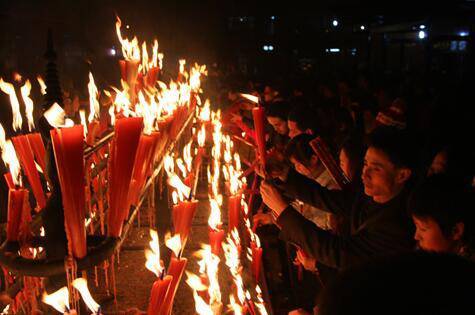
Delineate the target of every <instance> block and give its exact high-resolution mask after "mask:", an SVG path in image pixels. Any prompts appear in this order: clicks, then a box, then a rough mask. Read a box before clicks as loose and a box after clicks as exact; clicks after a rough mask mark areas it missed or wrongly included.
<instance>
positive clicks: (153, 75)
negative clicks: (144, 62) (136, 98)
mask: <svg viewBox="0 0 475 315" xmlns="http://www.w3.org/2000/svg"><path fill="white" fill-rule="evenodd" d="M158 71H160V68H158V67H152V68H150V69H148V72H147V75H146V77H145V80H144V81H145V85H147V86H151V87H153V86H154V85H155V82H157V77H158Z"/></svg>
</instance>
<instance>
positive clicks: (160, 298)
mask: <svg viewBox="0 0 475 315" xmlns="http://www.w3.org/2000/svg"><path fill="white" fill-rule="evenodd" d="M172 280H173V277H172V276H170V275H167V276H165V277H164V278H163V279H161V278H158V279H157V280H156V281H155V282H154V283H153V285H152V290H151V292H150V301H149V304H148V309H147V314H148V315H157V314H161V313H160V310H161V309H162V307H165V304H164V301H165V297H166V295H167V293H168V291H169V290H170V285H171V283H172Z"/></svg>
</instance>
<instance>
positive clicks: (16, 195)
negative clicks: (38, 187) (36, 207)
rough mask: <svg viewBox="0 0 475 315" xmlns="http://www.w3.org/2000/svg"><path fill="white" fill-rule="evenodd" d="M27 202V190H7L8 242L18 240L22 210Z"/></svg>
mask: <svg viewBox="0 0 475 315" xmlns="http://www.w3.org/2000/svg"><path fill="white" fill-rule="evenodd" d="M27 203H28V190H26V189H22V188H20V189H9V190H8V214H7V240H8V241H10V242H16V241H18V235H19V232H20V225H21V217H22V212H23V210H24V209H25V207H27Z"/></svg>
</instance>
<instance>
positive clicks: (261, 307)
mask: <svg viewBox="0 0 475 315" xmlns="http://www.w3.org/2000/svg"><path fill="white" fill-rule="evenodd" d="M256 293H257V302H254V305H255V306H256V307H257V309H258V310H259V313H261V315H267V314H268V313H267V310H266V307H265V305H264V299H263V298H262V290H261V288H260V287H259V285H256Z"/></svg>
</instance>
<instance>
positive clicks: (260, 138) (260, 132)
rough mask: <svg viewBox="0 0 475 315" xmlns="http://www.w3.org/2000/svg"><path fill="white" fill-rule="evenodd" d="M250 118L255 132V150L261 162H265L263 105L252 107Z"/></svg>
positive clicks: (264, 117) (263, 163)
mask: <svg viewBox="0 0 475 315" xmlns="http://www.w3.org/2000/svg"><path fill="white" fill-rule="evenodd" d="M252 118H253V119H254V130H255V132H256V144H257V151H258V153H259V159H260V161H261V164H262V165H263V166H265V163H266V138H265V119H266V116H265V111H264V107H262V106H257V107H254V108H253V109H252Z"/></svg>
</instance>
